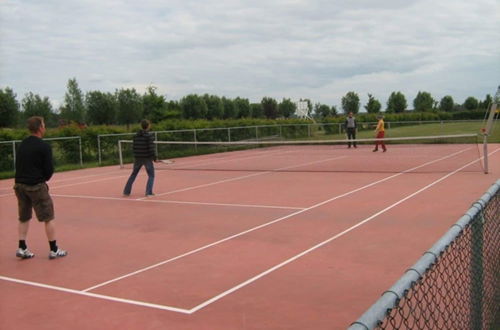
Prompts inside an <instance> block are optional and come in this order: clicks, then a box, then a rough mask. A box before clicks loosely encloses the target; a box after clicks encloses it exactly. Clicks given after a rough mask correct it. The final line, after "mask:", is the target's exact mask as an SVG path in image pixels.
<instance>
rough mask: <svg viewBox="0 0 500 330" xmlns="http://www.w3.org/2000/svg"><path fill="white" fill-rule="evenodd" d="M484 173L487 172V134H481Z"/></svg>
mask: <svg viewBox="0 0 500 330" xmlns="http://www.w3.org/2000/svg"><path fill="white" fill-rule="evenodd" d="M483 159H484V174H488V171H489V170H488V135H487V134H484V135H483Z"/></svg>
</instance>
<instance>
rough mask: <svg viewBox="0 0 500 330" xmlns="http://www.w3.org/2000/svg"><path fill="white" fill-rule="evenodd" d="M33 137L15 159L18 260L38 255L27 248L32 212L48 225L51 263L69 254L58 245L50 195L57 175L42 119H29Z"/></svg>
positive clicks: (31, 136)
mask: <svg viewBox="0 0 500 330" xmlns="http://www.w3.org/2000/svg"><path fill="white" fill-rule="evenodd" d="M28 129H29V130H30V133H31V135H30V136H29V137H27V138H26V139H24V140H23V142H21V144H20V145H19V149H18V151H17V157H16V175H15V185H14V191H15V193H16V197H17V204H18V209H19V227H18V233H19V248H18V249H17V251H16V256H17V257H19V258H21V259H28V258H33V257H34V256H35V254H34V253H33V252H31V251H30V250H29V249H28V247H27V245H26V237H27V236H28V230H29V224H30V220H31V217H32V209H34V210H35V214H36V216H37V218H38V221H40V222H44V223H45V233H46V235H47V239H48V240H49V245H50V252H49V259H55V258H60V257H64V256H66V255H67V252H66V251H64V250H61V249H59V248H58V247H57V244H56V238H55V237H56V231H55V225H54V221H53V220H54V204H53V203H52V198H51V197H50V195H49V187H48V186H47V183H46V181H49V180H50V178H51V177H52V174H53V173H54V166H53V164H52V149H51V148H50V145H48V144H47V143H45V142H44V141H43V140H42V137H43V135H44V134H45V123H44V120H43V118H42V117H31V118H29V119H28Z"/></svg>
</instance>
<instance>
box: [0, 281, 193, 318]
mask: <svg viewBox="0 0 500 330" xmlns="http://www.w3.org/2000/svg"><path fill="white" fill-rule="evenodd" d="M0 280H4V281H8V282H14V283H18V284H25V285H30V286H35V287H39V288H44V289H50V290H55V291H62V292H66V293H73V294H77V295H81V296H87V297H92V298H99V299H104V300H111V301H115V302H120V303H125V304H130V305H137V306H142V307H149V308H156V309H162V310H166V311H171V312H177V313H183V314H191V312H190V311H189V310H187V309H184V308H178V307H172V306H165V305H158V304H151V303H147V302H143V301H137V300H131V299H123V298H118V297H113V296H106V295H103V294H97V293H91V292H85V291H80V290H74V289H68V288H64V287H60V286H54V285H47V284H43V283H37V282H32V281H24V280H19V279H16V278H12V277H6V276H0Z"/></svg>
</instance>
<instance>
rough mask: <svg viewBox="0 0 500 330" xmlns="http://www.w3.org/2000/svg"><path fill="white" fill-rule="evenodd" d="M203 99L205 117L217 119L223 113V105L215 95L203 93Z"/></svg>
mask: <svg viewBox="0 0 500 330" xmlns="http://www.w3.org/2000/svg"><path fill="white" fill-rule="evenodd" d="M203 100H204V101H205V104H206V105H207V119H208V120H212V119H219V118H222V117H223V115H224V105H223V104H222V100H221V99H220V97H218V96H217V95H208V94H205V95H203Z"/></svg>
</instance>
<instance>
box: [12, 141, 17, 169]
mask: <svg viewBox="0 0 500 330" xmlns="http://www.w3.org/2000/svg"><path fill="white" fill-rule="evenodd" d="M12 154H13V155H14V157H13V159H14V171H15V170H16V141H12Z"/></svg>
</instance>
